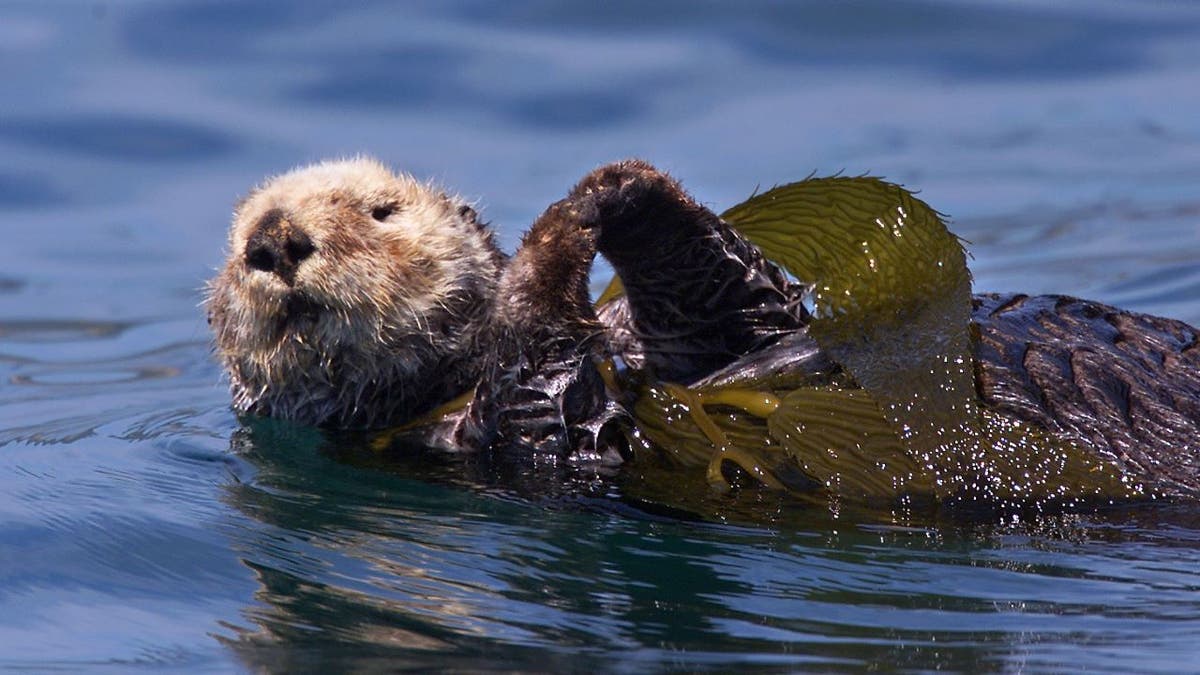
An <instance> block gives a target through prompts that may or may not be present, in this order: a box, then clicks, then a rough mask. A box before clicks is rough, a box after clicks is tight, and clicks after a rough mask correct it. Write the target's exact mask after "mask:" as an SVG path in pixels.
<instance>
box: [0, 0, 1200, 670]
mask: <svg viewBox="0 0 1200 675" xmlns="http://www.w3.org/2000/svg"><path fill="white" fill-rule="evenodd" d="M0 78H2V80H0V81H2V82H3V87H2V88H0V227H2V228H3V229H2V232H0V233H2V235H3V236H2V237H0V241H3V242H4V243H3V245H0V668H7V669H12V670H16V671H28V670H34V671H38V670H40V671H46V670H67V671H75V670H89V669H95V670H107V671H112V672H127V671H131V670H141V671H147V672H160V671H166V670H182V671H191V672H203V671H253V670H263V671H277V672H295V671H301V672H304V671H308V672H326V671H330V672H336V671H342V670H360V671H368V672H370V671H374V670H398V669H412V670H414V671H426V670H429V669H433V668H443V669H465V670H472V671H474V670H484V671H487V670H504V671H615V672H645V671H654V670H667V669H679V670H709V669H711V670H720V671H724V670H729V669H731V668H733V667H735V666H737V667H746V666H758V667H760V668H762V669H764V670H780V671H793V670H802V671H803V670H830V669H833V670H841V669H847V670H860V669H867V668H872V667H874V668H879V669H885V670H893V669H896V670H913V671H926V670H933V669H944V670H951V671H993V670H995V671H1021V672H1026V671H1028V672H1035V671H1063V670H1089V671H1100V672H1117V673H1126V672H1182V671H1188V670H1193V671H1194V670H1196V669H1197V668H1200V666H1197V664H1200V510H1198V509H1197V508H1195V507H1194V506H1192V505H1181V506H1172V507H1166V508H1142V509H1137V510H1134V511H1131V512H1130V511H1126V512H1121V513H1100V514H1093V515H1088V516H1060V517H1046V518H1044V519H1037V520H1035V521H1034V522H1028V521H1021V522H1016V523H1014V522H1004V523H998V522H984V523H975V524H964V523H933V524H915V525H914V524H912V523H896V522H890V521H888V520H887V519H886V518H883V519H879V518H859V517H856V516H852V515H847V514H844V513H836V512H825V511H821V512H820V513H811V512H803V511H799V512H798V511H795V510H794V509H793V510H789V509H791V507H789V506H788V505H787V504H784V503H782V502H781V503H780V505H778V506H777V507H775V506H773V505H772V504H771V503H769V502H770V499H771V498H770V497H763V498H762V499H763V500H764V503H762V504H759V505H758V506H757V507H754V508H751V509H750V510H749V511H746V510H743V509H744V507H743V506H738V505H736V504H733V503H732V502H725V501H722V500H721V499H719V498H717V497H715V496H710V497H709V498H707V501H706V502H705V507H704V509H701V511H702V512H703V517H700V518H696V517H694V516H695V515H696V514H695V513H692V514H690V515H689V514H688V513H684V512H673V511H664V510H659V509H654V508H650V507H647V506H646V505H645V504H644V503H642V502H639V501H638V500H636V499H633V500H631V499H628V498H624V497H623V496H622V495H621V494H620V490H619V489H618V488H616V487H613V488H611V494H605V493H603V490H601V491H600V493H597V492H596V491H595V490H591V491H588V492H587V495H586V496H584V497H579V496H577V497H575V498H570V497H567V498H556V497H555V498H552V497H547V498H539V495H531V494H528V493H524V494H514V493H511V492H508V491H505V490H503V489H500V488H496V487H495V486H492V487H488V486H481V485H480V484H479V483H478V482H473V481H471V480H467V479H465V478H462V477H460V476H456V475H455V474H454V471H453V467H443V468H442V469H439V470H433V469H427V468H424V467H421V466H414V465H412V464H411V463H410V464H409V465H405V464H403V463H401V464H399V465H395V464H387V463H385V462H382V461H380V460H379V458H377V457H370V456H366V457H364V456H363V455H362V453H360V452H357V451H356V450H355V449H354V448H346V447H342V446H340V445H338V444H337V443H335V442H333V441H331V440H330V439H329V438H326V437H323V436H321V435H320V434H317V433H316V432H314V431H312V430H306V429H302V428H296V427H291V426H288V425H283V424H278V423H274V422H270V421H247V422H244V423H243V422H239V421H238V420H237V419H236V418H235V416H234V415H233V414H232V412H231V411H230V409H229V399H228V393H227V391H226V390H225V388H224V385H223V383H222V382H221V375H220V372H219V369H218V368H217V367H216V365H215V364H214V363H213V361H212V360H211V357H210V351H209V338H208V333H207V327H206V326H205V322H204V317H203V312H202V309H201V308H200V307H199V304H200V302H201V298H202V287H203V284H204V281H205V279H207V278H208V277H209V276H210V275H211V274H212V272H213V270H214V268H215V267H216V266H217V265H218V264H219V263H220V261H221V259H222V255H223V247H224V245H225V236H226V228H227V225H228V220H229V213H230V211H231V208H232V204H233V203H234V201H235V200H236V199H237V197H238V196H239V195H243V194H245V193H246V192H247V191H248V190H249V189H250V188H251V187H252V186H253V185H254V184H255V183H257V182H258V181H260V180H261V179H262V178H263V177H264V176H267V175H269V174H271V173H275V172H280V171H283V170H286V169H288V168H290V167H293V166H296V165H299V164H303V163H306V162H309V161H313V160H316V159H319V158H324V157H332V156H347V155H354V154H357V153H369V154H372V155H376V156H378V157H380V158H382V159H383V160H385V161H386V162H388V163H390V164H393V165H395V166H397V167H399V168H403V169H404V170H407V171H410V172H412V173H414V174H416V175H418V176H420V177H422V178H427V179H432V180H435V181H437V182H439V183H441V184H444V185H446V186H448V187H449V188H451V189H453V190H456V191H458V192H460V193H461V194H463V195H465V196H467V197H468V198H470V199H473V200H477V203H478V206H479V209H480V210H481V212H482V213H483V214H484V215H485V217H486V218H487V219H489V220H491V221H492V222H493V223H494V225H495V226H496V227H497V228H498V230H499V232H500V233H501V240H502V242H503V243H504V245H505V246H506V247H508V248H510V249H511V248H512V246H513V245H514V244H515V243H516V241H517V239H518V237H519V235H520V233H521V231H522V229H523V228H524V227H525V226H526V225H527V224H528V223H530V222H531V221H532V219H533V218H534V217H535V216H536V215H537V214H538V213H539V212H540V210H541V209H542V208H543V207H544V206H545V205H547V204H549V203H550V202H552V201H554V200H556V199H558V198H560V197H561V196H562V195H563V194H564V193H565V192H566V190H567V189H568V188H569V186H571V185H572V184H573V183H574V181H576V180H577V179H578V178H579V177H580V176H582V175H583V174H584V173H585V172H586V171H587V170H589V169H590V168H592V167H594V166H596V165H598V164H600V163H603V162H606V161H611V160H614V159H618V158H623V157H628V156H640V157H644V158H646V159H649V160H651V161H653V162H654V163H656V164H657V165H658V166H660V167H662V168H664V169H667V170H670V171H671V172H672V173H673V174H674V175H676V176H677V177H678V178H680V179H681V180H682V181H683V182H684V184H685V185H686V186H687V187H688V188H689V189H690V190H691V191H692V192H693V193H694V194H695V195H696V196H697V197H698V198H699V199H700V200H702V201H703V202H705V203H706V204H709V205H711V206H713V207H714V208H716V209H718V210H719V209H721V208H724V207H726V206H729V205H732V204H734V203H736V202H738V201H740V200H741V199H744V198H745V197H747V196H748V195H750V194H751V193H752V192H753V191H754V190H755V189H759V188H765V187H769V186H771V185H773V184H775V183H780V182H787V181H790V180H795V179H799V178H802V177H804V176H806V175H808V174H810V173H813V172H817V173H821V174H829V173H834V172H838V171H844V172H846V173H850V174H860V173H872V174H875V175H882V176H885V177H887V178H889V179H891V180H894V181H898V182H901V183H904V184H905V185H907V186H908V187H910V188H912V189H917V190H920V191H921V196H922V197H923V198H924V199H925V200H927V201H928V202H930V203H931V204H933V205H934V206H935V207H936V208H938V209H939V210H941V211H943V212H945V213H947V214H949V215H950V216H951V217H952V219H953V228H954V230H955V231H956V232H957V233H958V234H960V235H961V236H963V237H964V238H965V239H967V240H968V241H969V242H970V247H969V248H970V250H971V252H972V254H973V256H974V259H973V261H972V269H973V270H974V274H975V287H976V288H977V289H979V290H1020V291H1026V292H1063V293H1071V294H1076V295H1080V296H1084V297H1090V298H1094V299H1098V300H1102V301H1106V302H1110V303H1114V304H1118V305H1122V306H1126V307H1129V308H1131V309H1135V310H1140V311H1146V312H1152V313H1156V314H1162V315H1167V316H1172V317H1175V318H1179V319H1183V320H1186V321H1190V322H1193V323H1200V302H1197V297H1198V296H1200V115H1197V111H1198V110H1200V6H1197V5H1195V4H1194V3H1190V2H1129V3H1114V2H1096V1H1087V2H1084V1H1079V2H1069V1H1068V2H1056V3H1037V2H1024V1H1015V2H998V1H997V2H987V1H984V0H975V1H971V2H936V1H933V0H927V1H918V0H877V1H866V2H846V3H800V2H796V3H775V2H760V3H715V2H713V3H710V2H701V3H697V2H681V1H676V0H669V1H664V2H653V3H647V2H633V1H622V2H609V3H575V4H571V3H561V2H550V1H535V2H523V3H506V2H504V3H502V2H490V1H484V0H478V1H471V0H463V1H459V2H427V3H409V4H404V5H398V4H395V3H388V2H350V3H345V2H344V3H329V2H322V1H318V0H306V1H297V2H291V1H288V2H285V1H282V0H280V1H268V2H216V1H214V2H200V1H193V0H165V1H156V2H151V1H149V0H126V1H119V2H118V1H114V2H83V1H79V2H43V1H42V0H9V1H8V2H5V3H3V5H0ZM568 492H569V491H568ZM556 494H558V493H557V492H556ZM747 513H751V514H754V515H756V517H747V515H746V514H747ZM764 514H767V515H766V516H764Z"/></svg>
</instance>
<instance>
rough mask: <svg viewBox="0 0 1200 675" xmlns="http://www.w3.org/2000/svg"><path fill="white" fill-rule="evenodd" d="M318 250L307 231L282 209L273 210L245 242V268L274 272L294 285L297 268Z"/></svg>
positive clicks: (289, 284) (260, 221)
mask: <svg viewBox="0 0 1200 675" xmlns="http://www.w3.org/2000/svg"><path fill="white" fill-rule="evenodd" d="M316 250H317V247H316V245H314V244H313V241H312V239H310V238H309V236H308V234H306V233H305V232H304V230H302V229H300V228H298V227H296V226H295V225H293V224H292V223H291V222H290V221H288V219H287V218H286V217H284V215H283V211H280V210H279V209H271V210H270V211H267V212H266V214H264V215H263V217H262V218H260V219H259V221H258V224H256V225H255V226H254V231H252V232H251V233H250V237H249V238H248V239H246V265H247V266H248V267H250V268H251V269H255V270H262V271H263V272H274V273H275V274H276V275H277V276H278V277H279V278H280V279H283V281H284V282H285V283H286V284H287V285H288V286H291V285H292V284H294V283H295V282H296V267H297V266H299V265H300V263H301V262H303V261H304V259H305V258H307V257H309V256H310V255H312V254H313V252H315V251H316Z"/></svg>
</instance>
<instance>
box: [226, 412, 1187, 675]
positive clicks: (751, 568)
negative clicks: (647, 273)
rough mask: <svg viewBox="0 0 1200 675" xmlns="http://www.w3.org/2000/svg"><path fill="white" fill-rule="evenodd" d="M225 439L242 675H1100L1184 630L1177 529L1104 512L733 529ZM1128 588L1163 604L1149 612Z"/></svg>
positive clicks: (423, 466) (288, 440)
mask: <svg viewBox="0 0 1200 675" xmlns="http://www.w3.org/2000/svg"><path fill="white" fill-rule="evenodd" d="M232 444H233V446H234V449H235V451H236V452H237V453H238V455H239V456H240V457H242V458H244V459H246V460H249V461H250V462H252V464H253V465H254V466H255V467H256V469H257V473H256V474H255V477H254V480H253V481H251V482H237V483H233V484H230V485H228V486H227V487H226V500H227V501H228V503H229V504H230V505H231V506H233V507H234V508H235V509H236V510H237V511H238V512H240V513H243V514H245V515H247V516H249V517H250V518H251V519H253V521H254V522H256V523H258V526H256V527H253V528H245V529H244V530H242V531H240V532H239V533H237V535H236V541H235V543H234V548H235V549H236V550H238V551H239V552H240V555H241V556H242V558H243V562H244V564H245V565H247V567H249V568H250V569H251V570H253V572H254V575H255V578H256V579H257V582H258V584H259V589H258V590H257V591H256V593H255V599H256V601H257V602H258V603H260V604H259V605H257V606H255V607H252V608H250V609H248V610H247V611H246V614H245V616H246V619H247V621H249V622H250V624H252V625H250V626H245V627H242V628H239V629H238V630H237V634H236V636H235V637H233V638H230V639H228V640H226V643H227V644H228V645H229V646H230V647H231V648H232V649H233V651H234V652H235V653H237V654H238V655H239V658H241V659H243V661H244V662H245V663H246V664H248V665H251V666H262V665H265V664H278V663H280V662H281V661H280V660H281V659H282V662H283V663H286V664H290V665H296V666H298V665H300V664H302V663H306V661H304V659H311V658H319V659H322V660H323V662H324V663H326V664H327V665H329V666H330V667H335V665H336V667H342V668H344V667H347V666H348V665H350V664H353V665H354V666H357V667H366V666H368V665H370V664H376V663H381V662H382V661H381V660H382V659H387V660H388V661H389V662H391V663H395V664H404V665H405V666H409V667H414V668H418V667H432V666H434V665H435V664H443V665H444V664H458V665H460V666H462V667H469V668H484V669H487V668H495V667H502V668H518V669H538V670H540V669H544V668H546V667H548V665H549V664H559V665H563V664H567V663H570V664H572V667H573V668H579V667H584V668H589V669H593V668H601V669H612V668H614V667H628V668H635V669H636V668H639V667H663V666H672V667H682V668H687V669H691V668H726V667H733V666H734V664H744V663H746V662H747V659H749V662H753V663H757V664H760V665H771V664H773V665H775V666H778V667H787V668H796V667H805V666H807V667H817V666H820V667H833V666H843V667H845V666H851V665H852V666H856V667H861V666H864V665H867V664H875V665H880V664H891V665H894V664H903V665H904V667H911V668H915V669H931V668H948V669H953V670H967V671H976V670H980V669H985V670H991V669H995V668H1011V667H1022V666H1025V667H1049V668H1055V667H1062V666H1063V665H1065V664H1068V663H1069V664H1072V665H1073V666H1074V665H1079V664H1080V663H1091V664H1093V665H1096V664H1098V663H1099V661H1098V660H1097V658H1096V657H1092V658H1091V659H1087V658H1084V660H1082V661H1075V660H1073V659H1076V658H1078V657H1079V656H1080V654H1079V650H1080V649H1083V648H1082V647H1081V646H1079V645H1078V644H1077V643H1078V640H1077V637H1076V636H1077V635H1078V633H1079V632H1080V631H1085V632H1089V635H1092V638H1090V639H1089V646H1088V647H1087V649H1088V650H1093V649H1099V650H1100V651H1099V652H1098V653H1102V654H1104V656H1103V660H1104V662H1105V664H1106V666H1108V667H1116V668H1120V667H1122V664H1124V665H1127V666H1132V665H1135V663H1136V662H1135V661H1130V660H1129V659H1128V657H1127V655H1125V656H1123V655H1122V654H1121V653H1120V649H1119V648H1120V646H1121V645H1123V644H1125V643H1126V641H1127V640H1129V639H1132V638H1133V636H1135V635H1145V634H1148V633H1152V632H1155V631H1159V630H1169V629H1171V627H1172V626H1173V625H1176V624H1174V622H1175V621H1176V614H1177V613H1180V612H1182V613H1183V614H1185V615H1188V616H1192V617H1197V618H1200V601H1197V599H1196V597H1197V596H1196V595H1195V594H1194V591H1195V590H1197V589H1200V573H1197V572H1195V569H1197V568H1196V567H1195V566H1193V563H1197V562H1200V548H1197V547H1196V546H1195V545H1194V544H1195V543H1196V542H1197V541H1200V536H1198V535H1196V532H1200V529H1197V527H1198V526H1200V522H1197V521H1196V518H1195V516H1194V514H1191V513H1190V511H1184V512H1178V513H1177V514H1176V515H1178V516H1180V517H1181V519H1180V520H1178V525H1177V527H1180V528H1181V533H1182V534H1184V535H1185V536H1184V537H1183V538H1176V537H1168V538H1167V539H1168V540H1169V541H1170V542H1171V544H1170V545H1171V546H1174V547H1176V548H1173V549H1172V550H1173V552H1172V553H1168V552H1167V551H1165V550H1158V547H1159V546H1161V545H1163V540H1162V538H1161V534H1154V532H1155V531H1157V532H1159V533H1161V531H1162V527H1161V524H1156V525H1154V526H1152V529H1151V534H1150V536H1149V537H1147V535H1146V531H1145V530H1143V529H1141V525H1140V524H1139V521H1138V520H1136V519H1135V518H1134V517H1133V516H1130V517H1129V518H1128V519H1126V518H1125V517H1123V516H1121V515H1120V514H1109V519H1107V520H1102V521H1094V520H1089V519H1088V518H1086V517H1082V516H1062V517H1057V518H1046V519H1044V520H1043V521H1041V522H1038V523H1034V524H1028V523H1027V524H1014V523H1008V524H1005V525H1000V526H992V527H962V526H954V525H952V524H944V525H942V526H939V527H919V528H913V527H894V526H879V525H874V526H871V525H868V526H860V525H856V524H855V521H853V520H850V519H847V518H846V517H844V516H843V517H842V518H840V519H833V520H831V519H830V517H829V514H827V513H821V512H813V511H808V512H799V513H796V512H793V513H792V514H791V516H790V517H788V518H785V519H782V520H780V519H776V521H775V522H776V526H775V527H774V528H771V529H764V528H762V527H761V526H759V527H756V528H747V529H743V528H739V527H730V526H723V525H716V524H711V523H707V524H706V523H688V522H684V521H680V520H672V519H658V518H655V517H653V516H652V515H650V514H646V513H643V514H641V515H639V514H638V512H633V511H629V510H628V509H625V510H623V511H618V510H616V509H612V510H607V511H606V510H605V509H604V508H602V507H601V506H600V505H599V504H598V503H597V499H602V498H596V497H594V495H589V496H588V497H587V498H585V499H582V500H580V499H573V498H572V497H571V496H569V495H564V494H561V493H560V494H559V496H558V497H557V498H546V497H545V496H538V495H525V496H522V495H515V494H513V493H512V491H498V490H497V486H496V485H495V484H494V483H490V482H483V483H479V482H472V481H471V480H469V479H467V478H464V473H463V472H462V470H461V465H460V464H458V463H457V462H453V461H451V462H446V461H444V460H443V461H442V462H440V464H441V466H438V464H439V462H438V461H437V460H436V459H434V458H432V457H427V458H426V459H425V460H423V461H419V462H411V461H406V460H405V461H401V462H400V463H399V464H392V463H390V462H388V461H386V460H384V459H381V458H380V457H378V456H376V457H375V458H374V459H373V460H368V461H366V464H368V465H369V466H364V465H363V462H360V461H356V458H358V459H364V458H365V457H366V455H364V454H358V453H357V451H355V450H354V449H352V448H351V447H349V446H351V445H353V444H352V443H345V442H344V439H343V441H342V442H339V441H338V440H337V439H333V438H330V437H327V436H325V435H323V434H321V433H319V432H316V431H313V430H311V429H304V428H299V427H295V426H292V425H287V424H283V423H279V422H275V421H270V420H253V421H250V422H249V423H248V424H246V425H245V426H243V427H242V428H240V429H239V430H238V431H237V432H235V434H234V438H233V441H232ZM366 452H370V451H366ZM410 459H412V458H410ZM389 465H390V466H389ZM618 492H619V490H618V489H616V488H610V496H609V497H607V499H609V500H615V499H616V498H617V497H616V495H617V493H618ZM806 513H807V515H806ZM1135 513H1137V514H1141V516H1142V517H1147V511H1145V510H1139V511H1136V512H1135ZM1172 517H1173V516H1172V511H1170V510H1169V509H1167V510H1160V511H1157V512H1156V515H1155V516H1149V519H1150V520H1152V521H1157V519H1161V518H1167V519H1168V520H1169V519H1171V518H1172ZM1189 539H1190V541H1191V542H1192V544H1183V542H1186V541H1188V540H1189ZM1156 540H1157V541H1156ZM1113 544H1124V546H1125V549H1124V550H1125V551H1126V553H1129V552H1130V551H1134V550H1137V549H1139V548H1143V547H1149V548H1148V549H1146V550H1143V551H1142V552H1141V553H1137V554H1134V555H1133V556H1132V557H1126V556H1125V555H1118V556H1114V555H1112V553H1111V552H1110V549H1109V547H1110V546H1111V545H1113ZM1180 544H1183V546H1182V547H1181V548H1180V547H1179V546H1180ZM1153 551H1157V552H1153ZM1151 560H1156V562H1153V563H1151V562H1149V561H1151ZM1145 583H1154V584H1156V585H1157V586H1159V587H1160V589H1161V590H1160V592H1159V593H1158V599H1157V600H1156V601H1154V602H1152V603H1149V604H1148V603H1146V602H1143V599H1142V596H1141V595H1140V594H1139V593H1138V592H1137V590H1136V589H1138V588H1139V587H1141V586H1142V584H1145ZM1169 587H1173V588H1174V589H1176V590H1174V591H1167V590H1166V589H1167V588H1169ZM1162 593H1168V594H1169V595H1170V596H1171V597H1172V599H1170V600H1169V601H1168V602H1167V605H1163V604H1161V602H1162V601H1163V600H1165V599H1166V596H1165V595H1163V594H1162ZM1179 603H1181V604H1179ZM1168 606H1169V607H1170V609H1168ZM1096 617H1105V618H1106V621H1107V625H1108V629H1107V631H1106V632H1105V633H1104V634H1103V636H1101V635H1100V634H1096V633H1094V632H1093V631H1091V628H1089V626H1090V625H1091V622H1092V621H1094V620H1095V618H1096ZM1031 634H1036V635H1037V636H1038V638H1037V639H1036V640H1030V639H1029V636H1030V635H1031ZM1168 642H1169V644H1168V645H1167V647H1168V648H1169V649H1172V648H1173V649H1176V650H1178V649H1179V643H1178V642H1175V641H1168ZM1172 645H1173V646H1172ZM1107 650H1116V651H1117V653H1116V654H1113V653H1111V652H1110V651H1107ZM1068 655H1069V656H1068ZM1114 658H1115V659H1116V660H1115V661H1113V660H1112V659H1114ZM1123 659H1124V660H1123ZM500 664H503V665H500ZM618 664H619V665H618ZM639 664H640V665H639Z"/></svg>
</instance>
